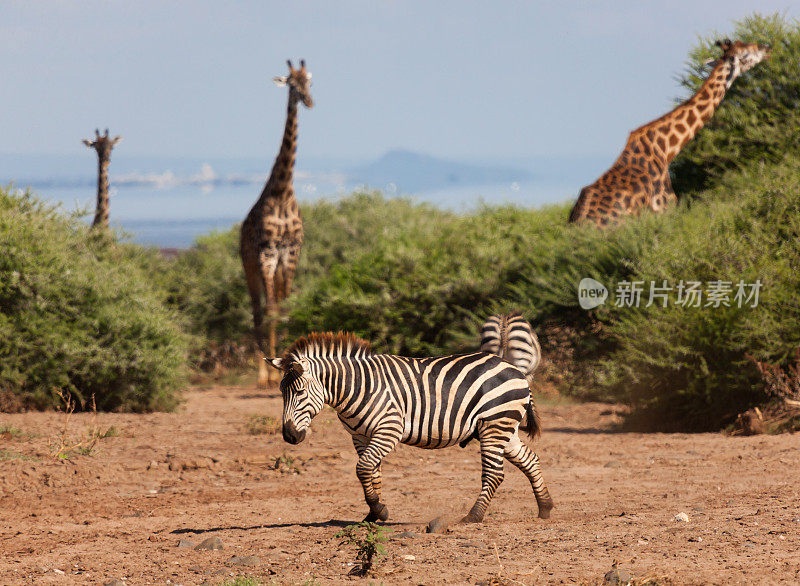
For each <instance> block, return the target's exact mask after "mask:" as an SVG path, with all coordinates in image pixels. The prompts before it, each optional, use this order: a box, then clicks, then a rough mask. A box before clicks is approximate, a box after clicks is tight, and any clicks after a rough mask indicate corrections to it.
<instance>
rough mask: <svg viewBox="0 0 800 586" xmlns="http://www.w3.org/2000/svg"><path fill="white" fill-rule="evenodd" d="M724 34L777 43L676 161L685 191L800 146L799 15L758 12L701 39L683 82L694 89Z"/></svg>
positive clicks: (735, 85)
mask: <svg viewBox="0 0 800 586" xmlns="http://www.w3.org/2000/svg"><path fill="white" fill-rule="evenodd" d="M725 37H730V38H731V39H739V40H742V41H745V42H756V43H761V44H769V45H771V46H772V56H771V57H770V58H769V59H768V60H767V61H764V62H762V63H760V64H759V65H757V66H756V67H755V68H753V69H751V70H750V71H748V72H747V73H745V74H744V75H742V76H741V77H739V79H737V80H736V81H735V82H734V83H733V85H732V86H731V88H730V89H729V90H728V92H727V94H726V95H725V98H724V99H723V100H722V103H721V104H720V106H719V108H717V111H716V112H715V113H714V116H713V117H712V118H711V120H710V121H709V122H708V124H706V126H705V128H703V129H702V130H701V131H700V132H699V133H698V134H697V136H696V137H695V138H694V140H692V141H691V142H690V143H689V144H688V145H687V146H686V148H684V149H683V151H682V152H681V153H680V154H679V155H678V157H677V158H676V159H675V162H674V164H673V166H672V170H673V184H674V186H675V189H676V190H677V191H678V192H679V193H680V192H683V191H687V190H691V189H701V188H704V187H709V186H712V185H716V184H718V183H719V181H720V180H721V179H722V177H723V176H724V174H725V172H726V171H729V170H731V169H742V168H743V167H747V166H751V165H753V164H757V163H760V162H776V160H780V159H781V158H782V157H783V154H784V153H787V152H797V150H798V147H800V71H798V69H799V68H798V63H800V20H788V19H786V18H785V17H783V16H781V15H780V14H774V15H771V16H762V15H759V14H754V15H753V16H750V17H748V18H745V19H744V20H742V21H740V22H737V23H735V26H734V30H733V32H731V33H727V34H715V35H712V36H708V37H706V38H704V39H701V40H700V41H699V42H698V44H697V45H696V46H695V47H694V48H693V49H692V50H691V52H690V53H689V62H688V65H687V69H686V71H685V73H684V74H683V76H682V77H681V80H680V81H681V85H682V86H683V87H685V88H686V89H687V90H688V91H689V92H691V93H695V92H696V91H697V90H698V89H699V87H700V86H701V85H702V83H703V81H704V80H705V78H706V76H707V75H708V71H709V68H708V66H706V65H704V64H703V63H704V61H706V60H707V59H716V58H717V57H719V55H720V50H719V48H718V47H716V46H715V45H714V43H715V41H717V40H718V39H722V38H725Z"/></svg>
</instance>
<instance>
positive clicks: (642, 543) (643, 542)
mask: <svg viewBox="0 0 800 586" xmlns="http://www.w3.org/2000/svg"><path fill="white" fill-rule="evenodd" d="M636 543H638V544H639V545H647V543H648V541H647V540H646V539H640V540H638V541H637V542H636Z"/></svg>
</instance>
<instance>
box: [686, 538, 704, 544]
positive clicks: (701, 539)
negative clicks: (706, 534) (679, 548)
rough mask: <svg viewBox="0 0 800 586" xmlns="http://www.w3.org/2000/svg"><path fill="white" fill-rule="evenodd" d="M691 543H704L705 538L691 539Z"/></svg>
mask: <svg viewBox="0 0 800 586" xmlns="http://www.w3.org/2000/svg"><path fill="white" fill-rule="evenodd" d="M689 541H691V542H692V543H700V542H701V541H703V538H702V537H690V538H689Z"/></svg>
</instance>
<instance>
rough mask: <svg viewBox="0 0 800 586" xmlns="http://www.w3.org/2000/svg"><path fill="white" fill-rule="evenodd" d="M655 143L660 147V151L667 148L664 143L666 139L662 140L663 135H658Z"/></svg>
mask: <svg viewBox="0 0 800 586" xmlns="http://www.w3.org/2000/svg"><path fill="white" fill-rule="evenodd" d="M656 143H657V144H658V146H659V148H660V149H661V150H662V151H665V150H667V143H666V141H665V140H664V137H663V136H659V137H658V140H657V141H656Z"/></svg>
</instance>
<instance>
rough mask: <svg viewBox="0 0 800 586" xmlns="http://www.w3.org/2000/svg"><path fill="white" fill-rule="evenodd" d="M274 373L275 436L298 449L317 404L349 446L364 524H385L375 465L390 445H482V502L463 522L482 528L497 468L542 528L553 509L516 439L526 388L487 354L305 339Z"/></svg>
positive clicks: (340, 337) (526, 408)
mask: <svg viewBox="0 0 800 586" xmlns="http://www.w3.org/2000/svg"><path fill="white" fill-rule="evenodd" d="M273 364H274V365H275V366H276V367H278V368H280V369H281V370H283V372H284V376H283V380H282V382H281V392H282V394H283V400H284V411H283V435H284V439H286V441H288V442H290V443H298V442H300V441H302V440H303V438H304V436H305V431H306V429H307V428H308V426H309V424H310V422H311V420H312V419H313V418H314V416H315V415H316V414H317V413H319V411H320V410H321V409H322V406H323V405H324V404H328V405H330V406H331V407H333V408H334V409H335V410H336V411H337V413H338V414H339V419H340V420H341V421H342V423H343V424H344V426H345V428H346V429H347V430H348V431H349V432H350V433H351V434H352V436H353V445H354V447H355V449H356V451H357V452H358V464H357V465H356V474H357V476H358V478H359V480H360V481H361V485H362V487H363V489H364V497H365V500H366V501H367V504H368V505H369V508H370V513H369V515H368V516H367V519H369V520H377V519H381V520H385V519H387V518H388V511H387V509H386V506H385V505H384V504H383V503H382V502H381V462H382V461H383V459H384V458H385V457H386V455H387V454H388V453H389V452H391V450H392V449H393V448H394V447H395V446H396V445H397V444H398V443H401V442H402V443H404V444H408V445H412V446H417V447H421V448H428V449H437V448H445V447H448V446H452V445H455V444H459V443H460V444H465V443H467V442H468V441H469V440H470V439H472V438H477V439H478V440H480V445H481V464H482V474H481V493H480V496H479V497H478V500H477V501H476V502H475V505H474V506H473V507H472V509H471V510H470V512H469V514H468V515H467V516H466V517H465V518H464V520H465V521H481V520H482V519H483V516H484V513H485V512H486V508H487V507H488V505H489V503H490V501H491V499H492V496H493V495H494V492H495V490H496V489H497V487H498V486H499V485H500V483H501V482H502V480H503V458H504V457H505V458H506V459H508V460H509V461H510V462H512V463H513V464H514V465H515V466H517V467H518V468H519V469H520V470H522V472H523V473H525V475H526V476H527V477H528V479H529V480H530V482H531V485H532V487H533V491H534V495H535V496H536V501H537V503H538V507H539V516H540V517H543V518H546V517H548V516H549V513H550V509H552V507H553V503H552V499H551V498H550V495H549V493H548V491H547V488H546V486H545V484H544V481H543V480H542V477H541V471H540V467H539V459H538V457H537V456H536V454H534V453H533V452H532V451H531V450H530V449H529V448H528V447H527V446H526V445H525V444H524V443H522V441H521V440H520V438H519V435H518V428H519V424H520V421H521V420H522V418H523V414H525V413H526V412H527V414H528V417H529V418H531V417H533V418H535V413H534V411H533V403H532V402H531V398H530V391H529V389H528V384H527V381H526V380H525V377H524V375H523V374H522V373H521V372H520V370H519V369H518V368H516V367H513V366H511V365H509V364H508V363H506V362H504V361H502V360H500V359H499V358H498V357H497V356H494V355H492V354H488V353H486V352H475V353H471V354H459V355H453V356H442V357H434V358H405V357H401V356H390V355H385V354H375V353H373V352H372V350H371V349H370V347H369V344H368V343H366V342H364V341H363V340H360V339H358V338H355V337H354V336H352V335H349V334H341V333H340V334H311V335H309V336H308V337H307V338H300V339H299V340H298V341H296V342H295V343H294V344H293V345H292V346H291V347H290V348H289V349H288V350H287V351H286V353H285V354H284V355H283V357H282V358H280V359H275V360H274V361H273Z"/></svg>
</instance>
